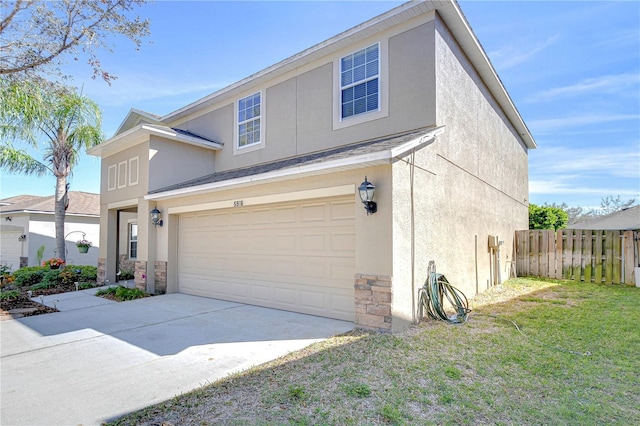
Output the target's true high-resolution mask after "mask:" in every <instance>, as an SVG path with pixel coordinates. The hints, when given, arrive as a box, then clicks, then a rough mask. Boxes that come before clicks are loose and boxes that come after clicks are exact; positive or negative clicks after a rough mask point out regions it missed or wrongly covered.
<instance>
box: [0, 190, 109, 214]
mask: <svg viewBox="0 0 640 426" xmlns="http://www.w3.org/2000/svg"><path fill="white" fill-rule="evenodd" d="M54 198H55V196H54V195H48V196H38V195H17V196H15V197H9V198H4V199H2V200H0V213H30V212H38V213H51V214H53V213H54V212H55V200H54ZM66 213H67V214H73V215H81V216H82V215H85V216H100V194H94V193H91V192H80V191H70V192H69V207H68V208H67V211H66Z"/></svg>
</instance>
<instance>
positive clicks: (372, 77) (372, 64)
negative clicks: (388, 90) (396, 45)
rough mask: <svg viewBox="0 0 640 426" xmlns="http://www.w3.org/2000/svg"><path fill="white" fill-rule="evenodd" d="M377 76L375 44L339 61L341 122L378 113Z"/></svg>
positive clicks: (377, 62) (378, 68) (376, 45)
mask: <svg viewBox="0 0 640 426" xmlns="http://www.w3.org/2000/svg"><path fill="white" fill-rule="evenodd" d="M379 75H380V47H379V45H378V44H377V43H376V44H374V45H372V46H369V47H367V48H364V49H362V50H358V51H357V52H355V53H352V54H350V55H347V56H344V57H342V58H341V59H340V90H341V101H340V102H341V118H343V119H345V118H349V117H353V116H356V115H359V114H364V113H366V112H369V111H378V108H379V105H380V98H379V94H380V82H379V78H378V77H379Z"/></svg>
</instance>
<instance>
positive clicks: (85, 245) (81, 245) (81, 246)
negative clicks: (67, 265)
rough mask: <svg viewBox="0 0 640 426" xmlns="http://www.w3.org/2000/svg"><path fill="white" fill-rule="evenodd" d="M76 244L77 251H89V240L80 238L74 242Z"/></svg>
mask: <svg viewBox="0 0 640 426" xmlns="http://www.w3.org/2000/svg"><path fill="white" fill-rule="evenodd" d="M76 246H78V251H79V252H80V253H86V252H88V251H89V247H91V241H87V240H80V241H78V242H77V243H76Z"/></svg>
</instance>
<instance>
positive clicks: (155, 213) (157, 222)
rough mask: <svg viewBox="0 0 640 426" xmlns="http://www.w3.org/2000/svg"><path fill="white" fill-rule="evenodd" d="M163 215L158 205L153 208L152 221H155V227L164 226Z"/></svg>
mask: <svg viewBox="0 0 640 426" xmlns="http://www.w3.org/2000/svg"><path fill="white" fill-rule="evenodd" d="M161 215H162V212H161V211H160V210H158V208H157V207H155V208H154V209H153V210H151V223H153V226H155V227H158V226H162V219H161Z"/></svg>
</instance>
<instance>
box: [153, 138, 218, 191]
mask: <svg viewBox="0 0 640 426" xmlns="http://www.w3.org/2000/svg"><path fill="white" fill-rule="evenodd" d="M214 155H215V154H214V151H212V150H210V149H206V148H200V147H197V146H191V145H186V144H179V143H176V142H172V141H169V140H166V139H162V138H158V137H155V136H152V137H151V140H150V142H149V154H148V157H149V191H153V190H155V189H158V188H163V187H165V186H168V185H172V184H174V183H176V182H184V181H187V180H189V179H194V178H197V177H200V176H204V175H207V174H209V173H213V172H214V171H215V169H214Z"/></svg>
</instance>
